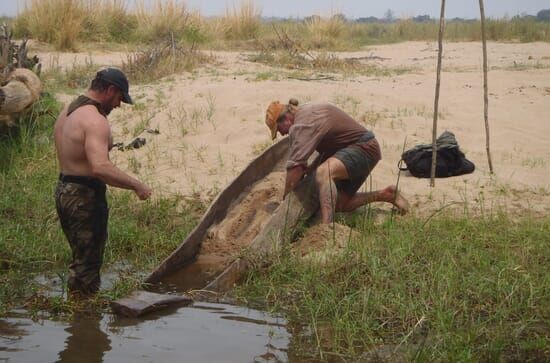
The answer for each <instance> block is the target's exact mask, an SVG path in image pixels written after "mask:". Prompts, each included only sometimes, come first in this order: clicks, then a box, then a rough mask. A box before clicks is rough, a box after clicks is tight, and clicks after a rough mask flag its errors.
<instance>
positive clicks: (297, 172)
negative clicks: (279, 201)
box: [283, 165, 305, 199]
mask: <svg viewBox="0 0 550 363" xmlns="http://www.w3.org/2000/svg"><path fill="white" fill-rule="evenodd" d="M304 174H305V169H304V166H303V165H297V166H295V167H293V168H290V169H287V170H286V181H285V192H284V195H283V199H284V198H286V196H287V194H288V193H290V192H291V191H292V189H294V187H295V186H296V184H298V182H299V181H300V180H302V177H303V176H304Z"/></svg>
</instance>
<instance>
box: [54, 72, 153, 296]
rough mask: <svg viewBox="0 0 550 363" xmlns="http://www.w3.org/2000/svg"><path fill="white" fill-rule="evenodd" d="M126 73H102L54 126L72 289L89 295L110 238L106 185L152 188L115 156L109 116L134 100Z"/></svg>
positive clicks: (144, 192)
mask: <svg viewBox="0 0 550 363" xmlns="http://www.w3.org/2000/svg"><path fill="white" fill-rule="evenodd" d="M128 88H129V87H128V80H127V78H126V76H125V75H124V73H123V72H122V71H120V70H118V69H115V68H107V69H104V70H102V71H100V72H98V73H97V74H96V77H95V79H94V80H92V84H91V87H90V89H89V90H88V91H87V93H86V95H82V96H79V97H78V98H77V99H76V100H74V101H73V102H72V103H71V104H70V105H69V106H68V107H65V109H64V110H63V111H62V112H61V114H60V115H59V117H58V119H57V121H56V123H55V128H54V136H55V147H56V150H57V158H58V160H59V165H60V168H61V173H60V175H59V181H58V184H57V188H56V190H55V203H56V209H57V214H58V216H59V220H60V222H61V227H62V228H63V232H64V233H65V236H66V237H67V239H68V240H69V244H70V246H71V250H72V262H71V264H70V265H69V279H68V288H69V291H70V292H72V293H73V294H78V295H81V296H86V295H90V294H94V293H95V292H97V291H98V290H99V286H100V275H99V271H100V268H101V265H102V262H103V251H104V248H105V242H106V241H107V221H108V213H109V209H108V207H107V201H106V198H105V192H106V184H108V185H111V186H114V187H118V188H125V189H131V190H133V191H134V192H135V193H136V195H137V196H138V198H139V199H141V200H145V199H147V198H149V197H150V196H151V193H152V190H151V189H150V188H149V187H148V186H147V185H145V184H143V183H141V182H140V181H138V180H137V179H134V178H132V177H131V176H129V175H128V174H126V173H124V172H123V171H121V170H120V169H118V168H117V167H116V166H115V165H114V164H113V163H112V162H111V161H110V160H109V151H110V149H111V147H112V138H111V128H110V126H109V122H108V120H107V115H108V114H109V113H110V112H111V111H112V110H113V109H114V108H116V107H119V106H120V102H124V103H128V104H132V99H131V97H130V95H129V94H128Z"/></svg>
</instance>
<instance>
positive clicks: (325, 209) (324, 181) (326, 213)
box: [315, 158, 348, 223]
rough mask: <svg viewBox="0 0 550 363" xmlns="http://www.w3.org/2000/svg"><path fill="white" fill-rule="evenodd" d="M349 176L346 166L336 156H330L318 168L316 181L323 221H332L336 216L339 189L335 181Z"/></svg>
mask: <svg viewBox="0 0 550 363" xmlns="http://www.w3.org/2000/svg"><path fill="white" fill-rule="evenodd" d="M347 178H348V172H347V170H346V167H345V166H344V164H343V163H342V162H341V161H340V160H338V159H336V158H329V159H328V160H326V161H325V162H324V163H323V164H321V166H319V167H318V168H317V172H316V174H315V182H316V183H317V187H318V189H319V203H320V208H321V221H322V223H331V222H332V221H333V218H334V211H335V210H336V201H337V200H338V191H337V189H336V184H335V183H334V182H335V181H336V180H343V179H347Z"/></svg>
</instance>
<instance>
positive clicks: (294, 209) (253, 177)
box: [145, 138, 318, 292]
mask: <svg viewBox="0 0 550 363" xmlns="http://www.w3.org/2000/svg"><path fill="white" fill-rule="evenodd" d="M289 144H290V143H289V140H288V138H284V139H282V140H280V141H279V142H277V143H276V144H274V145H272V146H271V147H269V148H268V149H267V150H265V151H264V152H263V153H262V154H261V155H260V156H258V157H257V158H256V159H254V160H253V161H252V162H251V163H250V164H249V165H248V166H247V167H246V168H245V169H244V170H243V171H242V172H241V173H240V174H239V176H237V177H236V178H235V179H234V180H233V182H231V183H230V184H229V185H228V186H227V187H226V188H225V189H224V190H223V191H222V192H221V193H220V194H219V195H218V196H217V197H216V199H215V200H214V201H213V202H212V204H211V205H210V207H209V208H208V210H207V211H206V213H205V214H204V216H203V217H202V218H201V220H200V221H199V223H198V225H197V226H196V227H195V229H193V231H192V232H191V233H190V234H189V235H188V236H187V238H186V239H185V240H184V241H183V242H182V243H181V244H180V245H179V246H178V248H177V249H176V250H175V251H174V252H173V253H172V254H170V256H168V257H167V258H166V259H165V260H164V261H163V262H162V263H161V264H160V265H159V266H158V267H157V268H156V269H155V270H154V271H153V272H152V273H151V274H150V275H149V276H148V277H147V278H146V280H145V281H146V282H147V283H157V282H160V281H161V280H162V279H163V278H165V277H166V276H168V275H170V274H173V273H174V272H176V271H178V270H180V269H182V268H184V267H186V266H188V265H190V264H192V263H193V262H194V261H195V260H196V258H197V256H198V255H199V254H200V252H201V245H202V244H203V241H204V240H205V239H206V238H207V233H208V230H209V228H210V227H211V226H213V225H216V224H218V223H220V222H221V221H223V220H224V218H226V216H227V213H228V211H229V209H230V207H231V206H232V204H233V203H234V202H235V201H237V200H239V199H240V198H242V195H243V193H246V192H247V191H248V190H249V187H250V186H251V185H253V184H254V183H256V182H258V181H260V180H262V179H263V178H265V177H266V176H267V175H268V174H270V173H271V172H273V171H274V170H275V169H279V170H284V165H285V163H286V160H287V158H288V152H289ZM316 196H317V194H316V191H315V187H314V183H313V179H312V177H311V176H309V177H308V178H306V179H304V180H303V181H302V183H301V184H300V185H299V187H298V188H296V190H295V191H294V192H293V193H291V194H289V196H287V198H285V200H284V201H283V202H282V203H280V204H279V206H278V207H277V208H276V209H275V210H274V211H273V212H272V214H271V215H270V217H269V218H268V220H267V221H266V223H265V224H264V225H263V228H262V229H261V230H260V231H259V233H258V234H257V235H256V236H255V237H254V238H253V240H252V242H251V243H250V244H249V245H248V247H247V248H246V250H247V252H249V253H247V254H246V255H247V256H248V257H247V258H244V257H240V258H237V259H235V260H234V261H233V262H231V263H229V264H228V266H227V267H226V268H225V269H224V270H223V272H221V273H220V274H219V275H217V277H216V278H214V279H213V280H211V281H207V284H206V285H205V286H204V287H203V290H210V291H216V292H223V291H226V290H227V289H229V288H231V287H232V286H233V285H234V283H236V282H237V281H238V280H239V279H240V278H241V277H242V275H243V274H244V272H245V271H246V270H247V268H248V265H249V262H250V261H249V258H251V257H252V256H254V258H257V257H258V256H261V255H263V254H268V253H271V252H273V251H274V250H276V249H277V248H279V247H280V244H281V243H282V242H283V241H284V240H285V239H288V238H289V237H290V235H291V233H292V231H293V230H294V228H295V227H296V225H297V223H298V222H299V221H300V220H301V219H303V218H309V217H310V216H311V215H313V214H314V213H315V212H316V210H317V208H318V200H317V197H316ZM260 207H261V206H258V208H260Z"/></svg>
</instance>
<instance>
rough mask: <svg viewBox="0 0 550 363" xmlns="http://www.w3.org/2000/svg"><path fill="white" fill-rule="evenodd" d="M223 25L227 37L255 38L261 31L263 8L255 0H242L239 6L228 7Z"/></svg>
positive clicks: (238, 38) (237, 38) (239, 38)
mask: <svg viewBox="0 0 550 363" xmlns="http://www.w3.org/2000/svg"><path fill="white" fill-rule="evenodd" d="M222 25H223V33H224V37H225V39H233V40H248V39H254V38H256V37H257V36H258V34H259V31H260V25H261V10H260V9H259V8H258V7H257V6H256V4H255V2H254V1H253V0H242V1H241V3H240V6H239V7H238V8H236V7H235V6H233V7H231V8H227V9H226V11H225V17H224V18H223V19H222Z"/></svg>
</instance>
